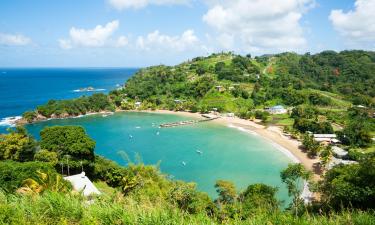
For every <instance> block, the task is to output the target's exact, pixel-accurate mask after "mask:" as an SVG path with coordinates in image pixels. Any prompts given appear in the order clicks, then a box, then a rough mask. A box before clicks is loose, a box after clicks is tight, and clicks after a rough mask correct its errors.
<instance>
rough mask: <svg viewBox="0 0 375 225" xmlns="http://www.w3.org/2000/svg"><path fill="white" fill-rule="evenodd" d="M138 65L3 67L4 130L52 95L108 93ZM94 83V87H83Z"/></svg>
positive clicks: (0, 125)
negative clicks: (90, 88) (82, 89)
mask: <svg viewBox="0 0 375 225" xmlns="http://www.w3.org/2000/svg"><path fill="white" fill-rule="evenodd" d="M137 70H138V68H112V67H109V68H101V67H97V68H94V67H80V68H78V67H77V68H75V67H71V68H57V67H56V68H37V67H35V68H32V67H24V68H5V67H4V68H0V96H1V98H0V106H1V107H0V132H4V131H5V130H6V128H8V127H9V126H10V125H11V117H16V116H21V115H22V113H23V112H25V111H28V110H33V109H35V108H36V107H37V106H38V105H42V104H45V103H47V102H48V100H50V99H55V100H61V99H72V98H77V97H80V96H83V95H91V94H93V93H108V92H109V91H111V90H114V89H116V88H118V87H119V86H121V85H123V84H124V83H125V81H126V80H127V79H128V78H129V77H131V76H132V75H133V74H134V73H135V72H136V71H137ZM87 87H93V88H94V89H95V90H94V91H79V89H81V88H87Z"/></svg>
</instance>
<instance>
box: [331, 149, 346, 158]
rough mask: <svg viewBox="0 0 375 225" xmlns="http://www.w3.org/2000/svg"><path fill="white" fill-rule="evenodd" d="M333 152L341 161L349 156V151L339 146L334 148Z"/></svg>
mask: <svg viewBox="0 0 375 225" xmlns="http://www.w3.org/2000/svg"><path fill="white" fill-rule="evenodd" d="M332 152H333V154H334V155H335V157H337V158H340V159H342V158H345V157H346V156H347V155H348V152H347V151H345V150H344V149H342V148H340V147H337V146H332Z"/></svg>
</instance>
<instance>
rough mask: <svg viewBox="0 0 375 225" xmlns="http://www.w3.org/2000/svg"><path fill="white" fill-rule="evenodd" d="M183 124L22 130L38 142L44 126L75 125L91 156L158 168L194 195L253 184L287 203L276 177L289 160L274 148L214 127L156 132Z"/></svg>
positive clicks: (122, 117) (152, 118) (152, 119)
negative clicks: (224, 185) (92, 145)
mask: <svg viewBox="0 0 375 225" xmlns="http://www.w3.org/2000/svg"><path fill="white" fill-rule="evenodd" d="M186 119H187V118H186V117H182V116H180V115H169V114H168V115H166V114H157V113H141V112H139V113H137V112H123V113H115V114H114V115H112V116H108V117H103V116H102V115H93V116H87V117H81V118H74V119H63V120H50V121H46V122H41V123H37V124H32V125H28V126H27V129H28V130H29V132H30V133H32V134H33V135H34V136H35V137H39V131H40V130H41V129H43V127H45V126H52V125H80V126H83V127H84V128H85V129H86V130H87V132H88V134H89V135H90V136H91V137H92V138H93V139H95V140H96V150H95V151H96V153H97V154H100V155H102V156H105V157H107V158H109V159H112V160H115V161H117V162H118V163H120V164H123V165H125V164H126V163H127V162H126V160H125V159H123V158H122V157H121V154H119V151H123V152H126V154H127V155H128V156H129V158H130V159H131V160H135V158H136V157H135V156H136V155H137V154H139V155H140V156H141V158H142V161H143V162H144V163H145V164H157V163H160V168H161V170H162V172H164V173H167V174H170V175H172V177H173V178H174V179H178V180H184V181H192V182H196V183H197V184H198V189H199V190H202V191H206V192H208V193H209V194H210V196H212V197H214V196H215V195H216V194H215V189H214V184H215V181H216V180H218V179H224V180H230V181H233V182H234V183H235V184H236V185H237V187H238V189H239V190H241V189H244V188H245V187H246V186H247V185H248V184H251V183H257V182H262V183H266V184H269V185H272V186H277V187H279V188H280V191H279V194H278V196H279V198H280V199H283V200H286V199H287V192H286V188H285V187H284V185H283V184H282V183H281V181H280V177H279V174H280V171H281V170H282V169H283V168H285V167H286V166H287V164H288V163H291V160H290V159H289V158H287V157H286V156H285V155H284V154H283V153H282V152H280V151H278V150H277V149H276V148H275V146H273V145H271V144H270V143H269V142H268V141H266V140H265V139H263V138H261V137H259V136H257V135H256V134H251V133H247V132H244V131H240V130H238V129H236V128H232V127H227V126H225V125H221V124H217V123H215V122H206V123H200V124H196V125H191V126H181V127H175V128H159V127H158V125H159V124H161V123H164V122H172V121H180V120H186ZM197 150H198V151H201V152H202V153H201V154H200V153H199V152H197ZM184 164H185V165H184Z"/></svg>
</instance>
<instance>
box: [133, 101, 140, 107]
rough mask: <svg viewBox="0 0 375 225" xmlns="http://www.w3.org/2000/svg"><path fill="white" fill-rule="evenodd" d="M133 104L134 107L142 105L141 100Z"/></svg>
mask: <svg viewBox="0 0 375 225" xmlns="http://www.w3.org/2000/svg"><path fill="white" fill-rule="evenodd" d="M134 105H135V107H136V108H138V107H140V106H141V105H142V102H136V103H135V104H134Z"/></svg>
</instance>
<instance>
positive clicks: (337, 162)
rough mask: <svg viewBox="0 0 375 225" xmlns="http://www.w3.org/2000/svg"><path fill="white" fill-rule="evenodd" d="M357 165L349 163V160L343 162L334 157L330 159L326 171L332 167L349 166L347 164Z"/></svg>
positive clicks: (352, 162) (353, 162)
mask: <svg viewBox="0 0 375 225" xmlns="http://www.w3.org/2000/svg"><path fill="white" fill-rule="evenodd" d="M355 163H358V162H356V161H351V160H343V159H338V158H335V157H332V160H331V161H330V162H329V164H328V169H329V170H330V169H332V168H333V167H334V166H337V165H340V164H344V165H349V164H355Z"/></svg>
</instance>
